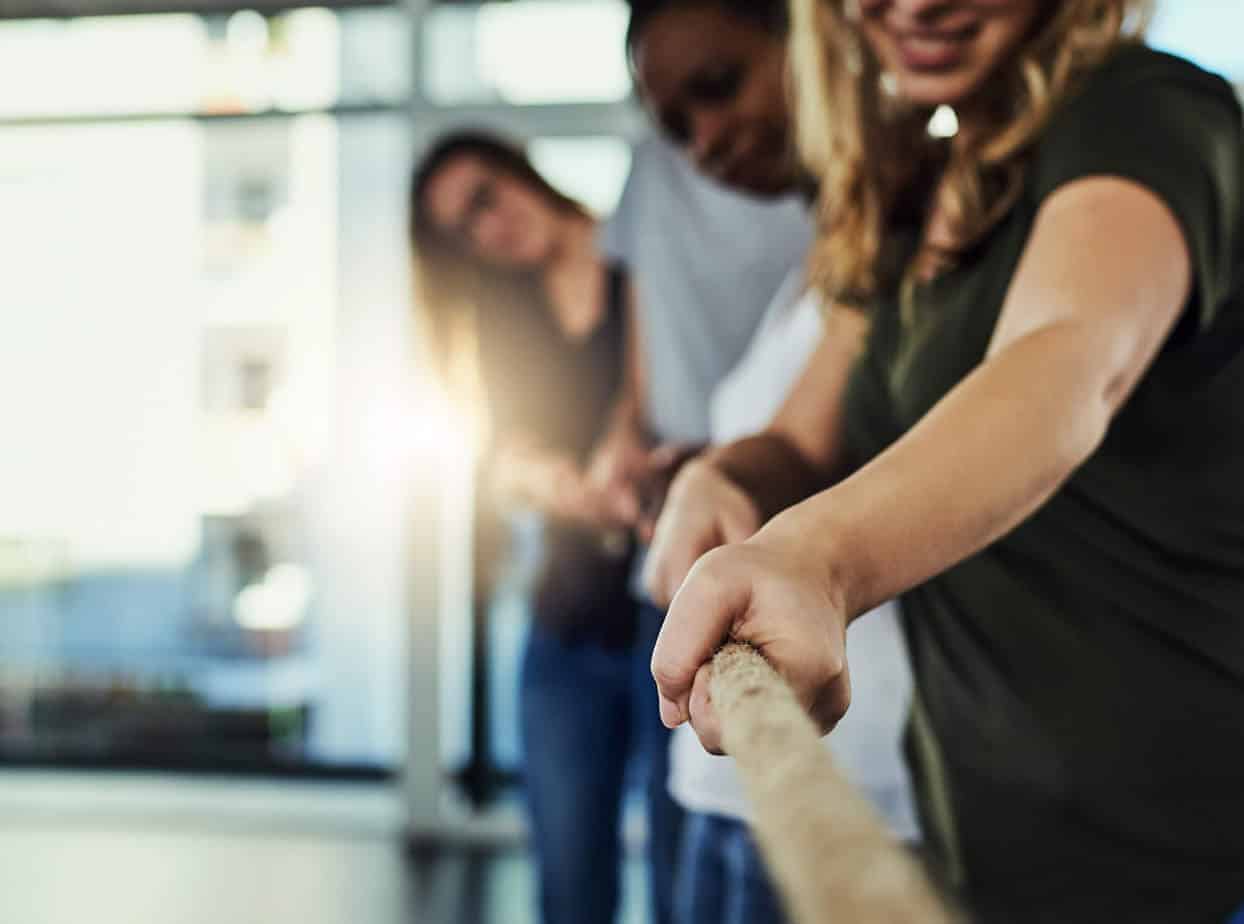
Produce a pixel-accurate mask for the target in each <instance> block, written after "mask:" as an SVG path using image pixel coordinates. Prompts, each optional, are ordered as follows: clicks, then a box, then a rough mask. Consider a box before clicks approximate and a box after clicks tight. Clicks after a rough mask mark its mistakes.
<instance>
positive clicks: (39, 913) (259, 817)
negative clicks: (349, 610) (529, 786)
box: [0, 773, 644, 924]
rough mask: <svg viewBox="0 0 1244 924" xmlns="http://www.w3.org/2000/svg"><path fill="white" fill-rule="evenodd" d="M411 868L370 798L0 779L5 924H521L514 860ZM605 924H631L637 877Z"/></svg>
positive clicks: (425, 862) (525, 912) (461, 852)
mask: <svg viewBox="0 0 1244 924" xmlns="http://www.w3.org/2000/svg"><path fill="white" fill-rule="evenodd" d="M504 840H505V839H504V838H503V839H501V842H499V843H497V844H493V845H490V846H488V847H487V848H485V847H481V846H480V845H478V844H477V845H476V846H474V847H470V848H468V847H457V848H449V847H441V848H437V849H427V850H419V851H415V852H412V851H411V850H409V849H408V845H407V842H406V839H405V837H404V836H403V828H402V825H401V816H400V805H399V804H398V803H397V801H396V799H395V797H394V796H393V795H392V793H390V792H389V791H387V790H385V789H383V788H381V787H360V786H353V787H332V786H323V785H319V786H317V785H314V784H272V783H265V784H239V783H236V782H228V781H208V782H188V781H171V782H170V781H168V780H164V779H152V780H148V781H146V782H144V781H141V780H139V781H137V782H135V781H131V782H130V785H129V789H128V790H127V789H126V787H124V786H122V787H118V786H117V782H116V781H115V780H113V779H111V778H98V777H96V778H92V777H90V776H87V777H81V778H73V779H63V778H59V777H57V778H48V777H47V776H46V775H38V774H16V775H15V774H12V773H3V774H0V921H2V922H4V924H234V922H238V924H250V922H256V924H259V922H263V924H283V922H290V924H295V922H296V924H397V922H402V924H535V918H534V915H533V907H534V902H533V889H532V875H531V872H532V870H531V863H530V861H529V859H528V857H527V855H526V852H525V851H524V850H523V849H522V847H521V845H518V844H514V843H510V844H507V843H504ZM624 878H625V892H626V901H625V907H624V909H623V913H622V915H621V920H620V922H619V924H643V922H644V915H643V914H642V912H641V911H640V908H641V907H642V902H641V898H642V891H643V887H644V883H643V870H642V864H641V863H640V862H639V861H638V860H637V859H632V860H630V861H628V863H627V868H626V870H625V874H624Z"/></svg>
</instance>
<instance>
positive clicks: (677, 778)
mask: <svg viewBox="0 0 1244 924" xmlns="http://www.w3.org/2000/svg"><path fill="white" fill-rule="evenodd" d="M630 3H631V10H632V17H631V24H630V29H629V31H628V36H627V43H628V47H629V52H630V59H631V65H632V70H633V72H634V74H635V77H636V83H637V85H638V89H639V93H640V96H641V97H642V98H643V100H644V102H645V104H646V105H647V107H648V109H649V111H650V112H651V113H652V115H653V117H654V119H655V121H657V122H658V123H659V124H660V126H661V128H662V129H663V131H664V133H665V135H666V136H667V138H668V139H669V140H670V141H672V142H673V143H674V144H675V145H677V146H678V147H679V148H680V150H681V151H682V153H683V154H684V156H686V157H687V158H688V159H689V160H690V161H691V162H692V163H693V164H694V165H695V166H696V167H697V168H698V169H699V170H700V171H701V172H702V173H704V174H706V175H708V176H710V177H712V178H713V179H716V180H717V181H718V182H720V183H722V184H723V185H725V186H727V187H730V188H731V189H735V190H737V191H741V192H744V193H747V194H750V195H752V196H756V197H761V198H772V197H776V196H782V195H789V194H791V193H793V192H797V191H799V190H800V189H802V188H804V185H805V184H804V183H803V178H804V174H803V171H802V170H801V169H800V167H799V163H798V159H797V157H796V155H795V152H794V145H793V141H792V137H791V136H792V133H791V125H790V123H791V114H790V111H789V103H788V99H787V93H786V89H787V84H786V3H785V2H784V0H630ZM802 260H803V254H802V253H800V252H798V251H795V252H792V253H791V255H790V265H791V266H792V267H798V266H799V265H800V264H801V263H802ZM804 288H805V286H804V283H803V273H802V271H801V270H799V269H796V270H793V271H792V273H791V276H790V278H789V279H788V281H787V283H786V284H785V285H784V286H783V287H782V289H781V291H780V292H779V293H778V294H777V295H776V296H775V297H774V298H773V299H772V302H771V306H770V309H769V311H768V313H767V315H766V317H765V318H764V320H763V321H762V323H761V325H760V327H759V329H758V332H757V334H756V335H755V337H754V339H753V341H752V343H751V346H750V347H749V349H748V351H747V352H746V353H745V355H744V357H743V359H742V360H740V362H739V363H738V365H737V366H736V367H735V369H734V370H733V372H732V373H731V374H730V375H729V376H728V377H727V378H726V379H725V380H724V381H723V382H722V383H720V385H719V386H718V388H717V389H716V391H715V393H714V397H713V402H712V418H713V419H712V427H711V431H712V432H711V437H712V440H713V442H721V441H728V440H734V439H736V438H737V437H739V436H744V435H747V434H749V433H754V432H758V431H761V430H763V429H764V428H765V426H766V425H767V424H768V423H769V421H770V420H771V419H772V417H773V416H774V414H775V413H776V411H777V409H778V408H779V406H780V405H781V404H782V403H783V399H784V398H785V396H786V393H787V392H788V391H789V390H790V388H791V386H792V385H793V384H794V382H795V379H796V378H797V377H799V375H800V373H801V372H802V371H803V370H804V368H805V366H808V364H809V360H810V357H811V356H812V354H813V352H814V351H818V348H820V349H819V351H818V356H820V357H822V358H823V357H824V355H825V352H826V350H825V345H826V344H827V343H830V342H831V341H836V340H837V338H838V337H839V332H840V331H841V332H842V333H843V342H844V343H845V342H846V341H848V340H849V339H850V338H851V337H852V336H854V330H853V327H852V325H851V324H850V323H849V322H848V321H846V320H845V319H844V323H836V322H835V320H834V319H830V323H828V324H826V323H825V319H824V317H823V315H822V311H821V307H820V305H819V304H817V302H816V301H815V299H812V298H804V297H801V296H802V293H803V290H804ZM723 320H724V319H723ZM829 352H830V353H833V348H832V343H831V344H830V348H829ZM849 354H850V351H849V350H848V351H846V352H845V353H844V355H849ZM832 358H833V357H831V359H832ZM696 465H697V463H696V462H692V463H690V466H691V467H692V468H694V467H695V466H696ZM819 487H823V484H820V483H819V482H817V483H815V484H813V483H810V484H809V486H808V493H811V491H813V490H815V489H817V488H819ZM740 498H741V499H742V503H741V504H738V502H739V500H740ZM720 501H721V505H720V506H719V507H718V508H717V509H714V510H700V511H698V512H699V513H701V514H703V515H705V516H711V517H713V518H714V521H715V522H719V523H721V524H724V530H723V531H722V534H721V535H719V536H718V537H717V538H718V540H719V541H720V542H731V541H741V540H742V539H745V538H747V537H748V536H749V535H750V534H751V533H752V532H753V531H755V530H756V529H758V528H759V526H760V522H759V521H758V518H757V514H756V510H755V507H754V506H753V505H752V504H751V502H750V501H748V500H747V499H746V498H742V495H741V494H739V495H737V496H723V497H721V498H720ZM677 504H678V498H677V496H675V495H672V496H671V497H670V498H669V499H668V500H667V511H672V512H677V511H675V510H674V508H676V507H677ZM732 504H738V507H737V508H732V506H731V505H732ZM662 522H664V521H662ZM702 551H707V549H687V548H679V549H675V550H669V549H665V548H663V547H662V536H661V522H658V524H657V528H656V536H655V541H654V545H653V549H652V552H651V557H650V559H649V561H650V563H655V564H656V565H657V566H658V567H657V568H656V571H657V572H658V573H655V574H650V575H648V577H649V578H652V579H653V580H652V583H651V584H650V590H651V591H653V597H654V599H655V600H657V601H658V602H661V601H664V602H668V598H669V592H668V591H669V586H668V585H671V583H672V585H673V586H676V582H677V581H680V580H681V578H682V576H683V575H684V574H685V573H686V569H687V568H689V567H690V565H691V563H692V562H694V560H695V558H697V557H698V556H699V554H700V552H702ZM667 553H670V554H667ZM688 556H689V557H688ZM683 558H686V559H687V560H686V561H685V567H682V565H683V564H684V562H683V561H682V559H683ZM674 578H676V580H673V579H674ZM874 617H875V618H870V619H868V620H863V621H859V622H858V629H856V630H853V632H852V636H851V639H850V645H851V650H852V657H853V660H852V664H854V665H858V666H857V668H856V672H855V678H854V679H855V689H856V702H855V705H854V707H853V711H852V715H851V717H850V718H849V719H848V720H847V721H845V722H844V723H843V725H842V727H841V728H839V729H838V730H836V731H835V732H834V734H833V735H832V736H830V738H829V739H828V742H827V743H828V746H829V747H830V748H831V749H832V750H833V751H834V754H835V757H836V759H837V761H838V763H839V765H840V766H841V767H842V768H843V770H844V771H845V772H846V773H847V774H848V775H849V776H850V778H851V779H852V780H854V781H855V782H856V783H857V784H859V785H860V786H861V787H862V788H863V789H864V790H865V791H866V792H867V793H868V794H869V795H870V796H871V797H872V799H873V801H874V804H875V805H876V806H877V808H878V809H879V810H880V811H881V813H882V814H883V816H884V817H886V818H887V819H888V820H889V821H890V823H891V826H892V828H893V830H894V832H895V835H896V837H897V838H900V839H910V838H912V837H914V835H915V823H914V820H913V815H912V809H911V799H910V796H909V790H908V784H907V780H906V772H905V769H904V766H903V763H902V760H901V757H900V754H899V748H898V740H899V729H900V726H901V724H902V722H903V717H904V713H905V710H906V706H907V700H908V695H909V691H910V688H911V678H910V671H909V668H908V666H907V661H906V654H905V652H904V650H903V647H902V640H901V637H900V635H899V630H898V624H897V614H896V612H895V610H894V608H893V606H892V605H891V606H889V607H887V608H883V609H882V610H881V611H879V612H877V613H875V614H874ZM671 761H672V765H671V774H670V788H671V793H672V795H673V796H674V798H675V799H676V800H677V801H679V802H680V803H681V804H682V805H683V806H684V808H686V809H687V810H688V816H687V819H686V821H685V823H684V832H683V837H682V851H681V857H680V864H679V869H678V874H677V887H676V898H675V906H676V907H675V911H676V913H675V920H676V922H677V924H706V922H712V924H779V922H781V921H782V920H783V916H782V912H781V908H780V907H779V904H778V902H777V899H776V896H775V894H774V891H773V888H772V886H771V884H770V882H769V878H768V876H767V874H766V871H765V868H764V864H763V862H762V860H761V858H760V856H759V854H758V853H757V851H756V848H755V845H754V844H753V843H752V840H751V837H750V833H749V830H748V825H747V816H748V806H747V802H746V799H745V798H744V796H743V794H742V792H741V790H740V787H739V782H738V780H737V778H736V775H735V770H734V765H733V761H732V760H731V759H730V758H728V757H714V756H711V755H709V754H707V753H706V752H704V751H703V749H702V748H701V747H700V745H699V743H698V741H697V740H696V739H695V736H694V734H693V733H692V732H691V731H690V730H689V729H686V728H682V729H679V730H678V732H677V735H676V737H675V739H674V741H673V744H672V754H671Z"/></svg>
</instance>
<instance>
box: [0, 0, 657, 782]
mask: <svg viewBox="0 0 1244 924" xmlns="http://www.w3.org/2000/svg"><path fill="white" fill-rule="evenodd" d="M36 8H37V9H38V10H39V11H40V12H50V13H51V14H53V18H42V19H25V20H23V19H12V20H7V21H6V20H0V133H3V138H4V141H3V150H4V155H3V158H0V253H3V254H4V265H5V273H4V274H3V277H2V278H0V422H2V425H3V428H4V435H5V439H4V446H5V451H4V453H2V454H0V762H7V763H14V762H17V763H27V762H38V763H58V764H63V763H68V764H91V765H98V764H102V765H122V766H131V765H147V766H178V767H190V768H200V769H204V768H233V769H248V770H266V771H271V770H280V771H297V772H305V771H308V770H311V771H316V772H332V773H342V772H349V773H366V774H374V773H379V772H388V771H391V770H395V769H398V768H399V767H400V766H401V764H402V762H403V760H404V758H407V757H409V754H408V749H407V741H408V740H410V739H411V735H410V733H409V730H408V727H407V718H406V717H407V715H408V714H409V713H411V712H412V709H413V712H414V713H419V711H420V709H421V706H420V704H419V703H418V702H416V703H414V704H413V705H412V697H413V698H415V699H418V698H419V697H425V698H434V699H437V700H439V702H438V707H437V710H436V711H437V713H438V714H439V716H440V721H439V723H438V724H437V725H436V730H435V735H434V736H432V737H428V736H423V735H422V734H419V735H417V736H416V738H417V740H418V741H419V743H420V747H422V748H425V749H428V750H430V751H434V752H435V760H436V761H437V762H438V766H440V767H441V768H442V769H444V770H447V771H450V772H453V771H456V770H458V769H460V768H462V767H464V766H471V765H481V764H486V765H488V766H493V765H500V766H502V767H505V768H512V767H513V766H514V765H515V764H516V763H517V761H518V760H519V755H518V753H517V742H516V740H515V738H514V729H513V723H512V722H510V721H509V720H508V715H509V713H508V711H507V709H508V707H509V705H510V702H511V700H512V695H511V691H512V689H513V687H514V684H515V667H516V663H517V651H518V649H519V646H520V644H521V640H522V637H523V634H524V631H525V620H526V615H525V610H524V606H523V602H522V589H521V580H520V579H519V578H518V577H515V578H514V579H513V580H509V581H507V582H503V585H502V587H501V590H500V592H499V593H498V595H497V598H496V600H495V601H493V602H492V603H485V604H484V605H483V607H482V609H481V607H478V606H475V604H476V603H477V602H478V601H474V600H472V599H470V591H469V570H470V568H469V551H468V550H466V549H465V548H458V547H457V546H458V545H461V544H462V543H464V542H465V541H466V538H467V536H468V535H469V530H467V529H466V528H465V525H464V522H463V521H464V520H466V519H467V518H468V517H469V512H468V509H467V508H466V507H464V506H462V504H461V503H459V502H458V501H457V500H455V501H454V502H453V504H449V505H448V506H445V505H444V504H442V500H443V499H444V498H446V497H448V498H459V499H461V498H463V497H469V488H468V487H467V483H468V482H469V479H470V474H469V461H468V460H467V459H465V458H457V457H455V459H454V460H452V462H453V464H451V465H449V466H447V467H446V469H447V470H448V471H449V472H450V475H448V476H443V475H437V474H436V472H435V469H436V467H437V465H438V464H439V463H438V459H439V462H441V463H443V462H444V461H445V460H444V459H443V458H440V457H439V456H437V455H436V454H437V453H441V452H443V451H444V447H445V444H446V440H447V439H450V440H452V438H453V430H454V426H455V425H454V423H453V422H452V421H446V420H444V419H442V418H441V417H440V416H438V413H437V412H436V411H435V406H434V404H433V403H429V399H427V398H426V396H424V395H423V394H422V392H420V390H419V388H418V385H417V383H416V382H415V381H414V379H417V378H418V370H417V369H413V370H412V354H413V352H414V351H413V350H412V345H413V344H412V340H413V333H412V329H411V325H410V323H409V318H410V304H409V293H410V291H411V287H410V280H409V278H408V260H407V256H406V253H405V242H404V237H405V210H406V203H405V197H406V183H407V178H408V171H409V169H410V164H411V158H412V155H413V154H414V153H416V152H417V151H418V150H420V149H421V147H422V146H423V145H424V144H426V143H428V142H429V141H430V140H432V139H433V138H434V137H435V136H436V135H437V134H439V133H440V132H441V131H443V130H445V129H446V128H448V127H450V126H453V125H455V124H471V125H481V124H482V125H485V126H491V127H494V128H496V129H497V130H499V131H501V132H505V133H510V134H514V135H518V136H521V137H524V138H526V139H529V140H530V141H531V147H530V150H531V154H532V157H533V160H534V161H535V162H536V164H537V166H538V167H539V169H540V170H542V171H543V172H545V173H546V174H547V175H548V176H549V177H550V178H551V179H552V180H553V182H554V183H555V184H557V185H559V186H560V187H562V188H563V189H564V190H565V191H566V192H567V193H569V194H571V195H573V196H575V197H576V198H578V199H580V200H581V201H583V202H584V203H585V204H586V205H587V206H589V207H590V208H592V209H593V210H595V211H597V212H600V213H605V212H607V211H608V210H609V209H611V208H612V206H613V204H614V203H615V202H616V200H617V197H618V195H619V193H620V191H621V186H622V182H623V180H624V178H625V175H626V171H627V169H628V167H629V159H630V153H629V146H628V144H627V143H626V140H625V138H624V136H625V135H626V134H627V133H628V132H629V131H631V130H632V129H633V128H634V127H635V126H637V125H638V124H639V123H640V119H639V117H638V113H637V112H636V110H635V109H634V107H633V106H632V105H631V103H630V101H629V78H628V75H627V73H626V67H625V61H624V57H623V53H622V30H623V29H624V27H625V5H624V4H623V3H622V2H621V0H520V2H513V3H488V4H484V5H482V6H481V5H470V4H457V3H455V4H447V5H437V4H426V5H425V4H419V3H416V4H412V5H409V6H383V5H377V6H371V7H363V6H360V7H358V8H349V9H342V8H338V9H331V10H330V9H322V8H304V9H289V10H284V11H280V10H273V9H272V7H271V6H270V5H263V6H262V7H261V8H262V9H266V10H268V12H265V13H261V12H256V11H255V10H253V9H230V8H228V7H227V6H225V5H221V6H218V5H217V4H215V3H211V4H203V3H201V4H185V5H182V4H178V3H176V2H172V0H170V2H167V3H164V4H159V3H148V2H145V0H141V2H132V3H131V2H126V0H118V2H117V3H116V4H112V5H110V6H107V7H104V6H99V5H95V6H92V7H91V8H92V9H96V10H99V11H101V12H111V11H113V10H118V9H122V8H129V9H144V10H145V9H150V10H152V12H151V13H145V14H143V15H124V16H93V17H77V18H74V17H65V16H64V14H65V13H66V12H71V11H72V10H73V9H75V8H78V9H85V8H86V7H85V6H81V5H79V6H77V7H74V6H71V5H69V4H59V3H53V4H48V3H40V2H36V0H31V2H28V3H25V5H24V6H22V7H20V8H19V6H18V4H17V3H16V2H15V0H0V16H5V15H14V14H17V13H22V12H24V11H26V12H29V11H33V10H35V9H36ZM160 8H164V9H172V8H177V9H190V8H193V9H196V10H203V9H207V8H218V9H219V12H215V13H211V14H204V13H198V12H175V13H160V12H158V10H159V9H160ZM554 27H555V28H554ZM568 27H570V28H573V29H574V30H575V34H576V36H577V38H576V42H575V43H574V47H562V46H561V45H560V44H559V45H558V46H557V47H556V48H553V49H551V50H550V47H549V44H548V43H549V41H550V40H551V39H552V38H557V40H558V42H559V43H560V42H561V41H562V40H561V38H559V37H561V36H564V35H565V34H566V29H567V28H568ZM430 447H436V449H435V452H432V451H431V449H430ZM420 453H423V454H424V455H425V456H427V458H423V459H420V458H416V457H418V456H419V455H420ZM434 457H435V458H434ZM438 477H450V478H452V479H456V482H455V484H454V485H444V486H438V485H433V486H431V487H430V488H429V486H428V485H426V484H425V485H412V480H418V479H419V478H424V479H425V481H426V480H428V479H432V478H438ZM420 504H423V507H422V508H421V507H420V506H419V505H420ZM455 504H457V506H454V505H455ZM442 508H444V509H442ZM446 515H448V516H449V517H450V519H451V520H452V519H454V518H457V521H456V522H453V523H448V524H445V523H438V522H437V521H438V520H443V519H444V518H445V516H446ZM425 521H426V522H425ZM427 523H433V524H436V525H435V526H434V527H432V530H433V531H432V532H431V533H430V532H428V529H429V527H427V526H426V524H427ZM412 539H413V541H412ZM438 539H439V540H440V541H442V542H444V543H445V544H446V545H447V546H450V547H452V548H448V549H447V551H446V553H445V555H443V556H442V557H443V558H445V559H446V561H444V562H441V566H438V567H440V570H439V571H436V569H435V568H433V569H432V571H431V572H429V571H428V570H426V569H424V570H420V568H421V567H422V566H420V565H418V564H412V561H413V560H414V559H415V558H417V557H418V554H417V553H418V549H416V550H415V553H412V545H415V546H417V545H418V544H419V543H420V542H427V541H438ZM515 574H517V572H515ZM457 576H462V577H463V580H458V577H457ZM419 581H426V582H433V583H438V584H443V585H444V587H443V588H442V589H445V588H448V589H449V590H450V595H451V598H450V599H449V600H448V601H444V600H442V601H441V606H440V614H439V615H440V622H439V624H438V625H439V630H440V631H439V638H440V641H439V644H438V646H437V651H436V652H435V653H434V654H433V655H432V656H429V657H424V656H423V655H424V651H423V649H421V648H420V645H421V633H422V632H423V630H425V629H427V628H428V626H429V625H430V624H431V623H429V622H428V620H434V619H435V618H436V616H435V615H434V614H432V615H430V614H427V613H423V612H419V611H418V609H419V606H420V605H421V603H420V601H424V602H426V601H427V600H431V599H433V598H434V595H433V596H432V597H429V596H426V595H423V594H422V593H421V592H420V588H419V587H417V586H412V582H413V583H417V582H419ZM473 609H474V610H475V613H474V618H473V613H472V610H473ZM481 614H482V615H483V616H484V617H486V618H482V619H481V618H479V617H480V616H481ZM483 650H486V651H487V653H488V657H486V658H484V659H483V660H482V661H481V659H480V658H479V657H477V655H478V652H479V651H483ZM473 652H474V654H473ZM481 665H482V669H481V670H479V671H478V672H477V668H481ZM485 673H486V674H487V677H488V682H487V684H486V685H485V686H486V687H487V689H484V690H483V691H482V692H481V693H480V694H479V695H477V691H476V687H477V686H478V684H477V683H475V682H474V681H473V679H472V678H473V677H474V676H477V674H478V676H479V677H482V676H483V674H485ZM489 691H491V694H490V693H489ZM481 697H483V698H481ZM485 699H486V700H487V702H485ZM481 705H490V706H491V708H483V709H481V708H479V707H481ZM481 723H484V724H486V725H487V728H486V729H483V728H482V727H481V728H480V730H479V731H477V730H476V727H477V726H480V725H481ZM438 738H439V740H437V739H438ZM481 742H483V743H484V745H483V746H484V747H485V748H486V750H487V753H486V754H482V753H478V752H479V750H480V745H481ZM424 797H425V798H431V797H430V796H428V795H427V794H426V793H425V794H424Z"/></svg>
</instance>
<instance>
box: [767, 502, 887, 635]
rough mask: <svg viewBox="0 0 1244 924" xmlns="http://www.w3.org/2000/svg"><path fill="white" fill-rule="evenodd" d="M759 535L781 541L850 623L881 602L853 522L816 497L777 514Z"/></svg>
mask: <svg viewBox="0 0 1244 924" xmlns="http://www.w3.org/2000/svg"><path fill="white" fill-rule="evenodd" d="M755 538H756V540H757V541H760V542H765V543H778V544H781V545H782V547H783V554H784V556H785V557H788V558H792V557H793V558H794V559H796V560H797V561H798V563H799V568H800V570H801V571H802V572H803V573H804V574H806V575H808V576H809V578H811V579H812V580H813V581H814V582H815V584H816V585H817V587H818V588H819V589H820V590H821V592H822V593H823V594H824V595H825V597H826V599H827V600H828V601H829V604H830V607H831V608H832V609H833V610H834V611H835V612H838V613H842V614H845V618H846V621H847V623H848V624H849V623H851V622H852V621H854V620H855V618H856V617H857V616H860V615H862V614H863V613H865V612H867V611H868V610H870V609H872V608H873V606H875V605H876V602H880V601H876V602H873V603H870V602H868V599H867V598H868V591H867V587H868V585H869V582H868V581H867V580H866V574H865V569H864V568H863V567H862V564H863V562H864V559H863V558H862V557H861V556H859V554H858V552H859V550H860V545H859V542H858V541H857V538H856V537H855V536H854V535H853V531H852V530H851V528H850V526H849V525H848V524H847V523H845V522H843V520H842V519H841V518H840V517H837V516H835V515H834V513H833V511H832V510H828V509H825V505H824V504H821V503H817V500H816V499H813V500H808V501H804V502H803V503H801V504H797V505H795V506H794V507H790V508H788V509H787V510H785V511H783V512H782V513H780V514H778V515H777V516H775V517H774V518H773V519H771V520H770V521H769V522H768V523H767V524H766V525H765V526H764V528H763V529H762V530H760V532H758V533H757V534H756V537H755Z"/></svg>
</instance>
